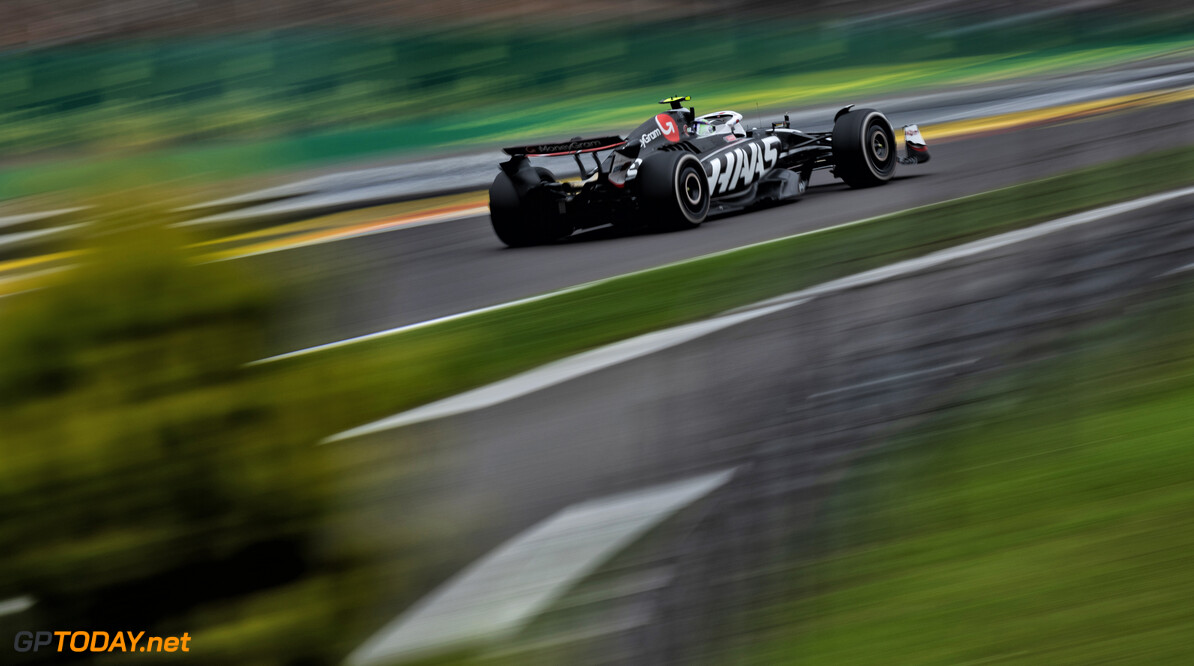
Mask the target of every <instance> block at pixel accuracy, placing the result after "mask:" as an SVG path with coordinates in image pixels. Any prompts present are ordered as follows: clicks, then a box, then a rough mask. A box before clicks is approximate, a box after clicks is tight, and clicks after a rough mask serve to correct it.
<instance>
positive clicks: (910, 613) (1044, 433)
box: [738, 285, 1194, 665]
mask: <svg viewBox="0 0 1194 666" xmlns="http://www.w3.org/2000/svg"><path fill="white" fill-rule="evenodd" d="M1174 291H1175V292H1176V293H1169V294H1167V295H1166V296H1165V297H1164V298H1161V299H1159V300H1157V301H1156V302H1152V303H1149V304H1148V305H1147V306H1143V307H1142V306H1140V305H1139V304H1137V308H1136V310H1137V312H1136V313H1135V314H1133V315H1132V316H1125V317H1123V318H1121V319H1119V320H1117V321H1115V322H1113V323H1111V324H1109V325H1103V326H1101V327H1099V328H1097V329H1095V330H1089V331H1086V332H1085V333H1083V334H1082V335H1080V336H1077V337H1074V338H1071V339H1070V340H1068V341H1067V342H1066V343H1065V344H1064V345H1060V346H1059V347H1060V348H1059V349H1058V352H1060V356H1059V357H1058V358H1054V359H1052V360H1049V361H1044V362H1039V363H1037V364H1036V365H1034V366H1032V367H1030V368H1028V369H1026V370H1024V371H1019V372H1017V373H1015V374H1014V375H1012V376H1008V377H1003V378H1002V379H1000V380H998V381H997V382H996V383H994V384H992V385H987V386H984V387H982V388H979V389H976V390H973V391H971V395H969V396H967V397H966V399H965V400H959V403H961V404H965V405H967V406H963V407H955V408H953V409H951V410H949V411H946V412H944V413H943V414H941V415H939V416H937V417H935V419H934V420H933V421H932V422H930V423H927V424H925V425H923V426H922V427H918V428H917V429H916V430H914V431H913V432H908V433H905V434H903V435H901V436H897V437H894V438H892V440H891V441H890V443H889V445H888V447H887V452H886V453H884V454H881V455H879V456H876V457H875V458H873V459H872V460H869V461H867V462H865V463H863V464H860V465H858V466H857V467H856V469H855V470H854V474H852V475H851V476H850V477H848V478H847V479H846V480H845V481H844V482H843V483H842V490H841V491H839V497H838V499H837V501H836V506H837V510H836V511H832V512H830V514H829V515H828V516H827V519H826V520H825V522H824V524H823V527H822V530H821V531H820V533H819V534H818V535H817V537H816V541H815V542H817V543H822V544H825V545H826V546H827V547H825V548H823V550H824V551H828V552H826V553H825V554H824V555H823V556H822V557H819V558H818V559H817V560H816V561H815V562H812V563H810V564H808V565H806V566H802V567H797V568H795V569H793V570H794V571H795V572H797V573H796V574H795V575H797V576H798V577H799V578H800V582H799V583H798V584H797V587H798V588H799V589H801V590H803V591H804V594H803V595H802V596H798V597H797V598H796V599H795V600H794V601H793V602H792V603H791V604H790V605H789V606H787V607H785V608H776V609H771V612H770V613H765V614H764V615H766V616H767V618H768V622H769V623H770V624H769V625H767V626H773V627H779V628H780V629H779V630H778V631H777V632H776V633H775V634H774V636H773V637H772V638H770V639H767V640H763V641H761V642H759V643H756V644H755V645H752V646H749V647H746V648H744V649H743V650H742V651H741V653H740V654H739V655H738V656H740V657H741V659H742V661H741V662H739V663H752V664H768V665H770V664H786V663H792V664H796V663H799V664H890V663H898V664H970V663H984V664H985V663H1009V662H1014V663H1023V664H1035V663H1039V664H1092V663H1140V664H1162V663H1164V664H1177V663H1188V662H1189V661H1190V659H1191V657H1192V656H1194V648H1192V647H1191V644H1190V640H1189V638H1190V636H1191V635H1192V634H1194V611H1192V610H1191V606H1190V603H1189V599H1190V597H1191V595H1194V575H1191V555H1190V553H1191V552H1194V518H1192V517H1191V514H1190V511H1189V508H1190V505H1191V502H1192V501H1194V448H1191V446H1190V443H1191V441H1194V413H1192V412H1191V405H1194V335H1192V334H1191V330H1192V329H1191V324H1192V323H1194V292H1192V291H1191V290H1190V289H1189V288H1188V285H1187V286H1186V287H1183V288H1181V291H1178V288H1175V289H1174ZM1141 310H1142V311H1143V312H1141Z"/></svg>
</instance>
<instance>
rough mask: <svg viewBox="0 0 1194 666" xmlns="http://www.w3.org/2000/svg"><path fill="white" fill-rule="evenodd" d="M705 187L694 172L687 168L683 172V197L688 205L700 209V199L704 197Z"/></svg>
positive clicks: (693, 208)
mask: <svg viewBox="0 0 1194 666" xmlns="http://www.w3.org/2000/svg"><path fill="white" fill-rule="evenodd" d="M704 193H705V188H704V186H702V185H701V179H700V178H698V177H697V175H696V173H695V172H693V171H691V170H689V171H687V172H685V174H684V198H685V199H687V200H688V207H689V209H692V210H700V207H701V200H702V199H703V198H704Z"/></svg>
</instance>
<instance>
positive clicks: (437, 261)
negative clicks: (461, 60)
mask: <svg viewBox="0 0 1194 666" xmlns="http://www.w3.org/2000/svg"><path fill="white" fill-rule="evenodd" d="M1192 116H1194V103H1191V102H1182V103H1176V104H1170V105H1166V106H1161V107H1155V108H1145V109H1141V110H1136V111H1131V112H1122V113H1117V114H1113V115H1108V116H1102V117H1097V118H1091V119H1085V120H1077V121H1071V122H1065V123H1061V124H1053V125H1048V126H1042V127H1032V128H1025V129H1019V130H1016V131H1009V132H1006V133H1001V134H992V135H987V136H979V137H972V138H967V139H961V140H956V141H951V142H945V143H937V142H934V141H933V137H932V136H931V135H928V136H926V138H927V140H928V141H929V145H930V150H931V151H932V155H933V159H932V161H931V162H929V163H928V164H925V165H921V166H917V167H903V168H901V169H900V170H899V171H898V172H897V175H896V180H895V181H894V182H892V183H890V184H888V185H886V186H884V187H879V188H873V189H867V190H851V189H849V188H847V187H846V186H845V185H844V184H842V183H841V182H840V181H836V180H833V179H832V178H831V177H830V176H829V174H827V173H824V172H819V173H817V174H815V175H814V178H813V186H812V187H811V188H810V190H809V193H808V194H807V195H806V196H805V197H804V198H803V199H802V200H800V201H797V202H795V203H792V204H788V205H784V206H780V207H776V208H771V209H766V210H762V211H756V212H752V213H746V214H741V215H733V216H728V217H724V218H720V219H716V220H714V221H711V222H708V223H706V224H705V225H703V226H702V227H701V228H699V229H696V230H693V231H687V232H678V233H665V234H636V235H630V236H622V237H616V236H615V237H611V235H610V234H608V233H603V232H594V233H590V234H587V235H582V236H578V237H575V238H573V239H571V240H570V241H567V242H564V243H560V244H556V245H552V246H545V247H533V248H525V249H518V250H511V249H506V248H504V247H503V246H502V245H501V243H499V242H498V240H497V239H496V237H495V236H494V235H493V232H492V230H491V229H490V226H489V220H488V217H475V218H469V219H464V220H457V221H453V222H447V223H443V224H434V225H429V226H423V227H415V228H409V229H400V230H396V231H393V232H390V233H385V234H379V235H374V236H367V237H360V238H354V239H349V240H343V241H339V242H335V243H329V244H325V245H317V246H310V247H306V248H299V249H294V250H289V251H286V252H280V253H276V254H270V255H263V256H260V257H255V258H251V259H249V260H248V261H250V262H252V263H253V265H255V266H257V267H259V268H260V269H261V270H263V271H265V272H269V273H272V274H275V275H279V276H281V277H282V278H283V279H284V280H286V281H290V280H294V281H296V282H297V283H299V284H300V285H301V288H299V289H295V290H292V291H291V293H290V295H289V303H288V308H287V318H286V320H285V321H284V322H282V324H281V325H280V326H279V329H278V331H277V333H276V335H275V336H274V345H273V351H274V352H278V353H280V352H286V351H290V350H293V349H298V348H302V347H307V346H311V345H317V344H321V343H325V342H330V341H334V340H339V339H343V338H347V337H352V336H356V335H361V334H366V333H371V332H374V331H378V330H382V329H386V328H390V327H394V326H400V325H404V324H409V323H414V322H419V321H423V320H427V319H431V318H434V317H439V316H444V315H449V314H455V313H458V312H463V311H467V310H470V309H475V308H479V307H484V306H489V305H494V304H497V303H502V302H506V301H510V300H514V299H517V298H522V297H526V296H531V295H535V294H540V293H544V292H547V291H551V290H555V289H560V288H564V287H568V286H572V285H576V284H580V283H583V282H586V281H590V280H594V279H599V278H605V277H610V276H614V275H618V274H621V273H625V272H629V271H634V270H640V269H644V268H649V267H653V266H658V265H660V264H664V263H668V262H672V261H677V260H682V259H687V258H691V257H696V256H699V255H702V254H706V253H709V252H715V251H718V250H725V249H729V248H734V247H738V246H741V245H745V244H749V243H754V242H758V241H764V240H768V239H773V238H778V237H782V236H787V235H791V234H795V233H799V232H802V231H808V230H812V229H817V228H822V227H826V226H831V225H835V224H841V223H844V222H848V221H851V220H857V219H861V218H866V217H870V216H874V215H879V214H883V213H889V212H893V211H898V210H903V209H906V208H910V207H913V206H920V205H924V204H930V203H934V202H939V201H944V200H947V199H951V198H955V197H960V196H965V195H969V194H974V193H978V192H982V191H986V190H991V189H994V188H998V187H1003V186H1007V185H1012V184H1016V183H1021V182H1026V181H1029V180H1034V179H1039V178H1043V177H1046V176H1050V175H1055V174H1057V173H1061V172H1064V171H1068V170H1072V169H1075V168H1079V167H1082V166H1087V165H1091V164H1095V163H1099V162H1103V161H1107V160H1111V159H1115V158H1119V157H1126V156H1130V155H1136V154H1141V153H1146V152H1150V151H1154V150H1159V149H1163V148H1170V147H1173V146H1175V145H1186V144H1191V143H1194V124H1191V123H1189V122H1188V119H1189V118H1190V117H1192ZM909 121H911V119H910V120H909ZM807 129H815V128H807ZM495 168H496V167H495Z"/></svg>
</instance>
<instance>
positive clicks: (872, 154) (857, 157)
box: [833, 109, 899, 187]
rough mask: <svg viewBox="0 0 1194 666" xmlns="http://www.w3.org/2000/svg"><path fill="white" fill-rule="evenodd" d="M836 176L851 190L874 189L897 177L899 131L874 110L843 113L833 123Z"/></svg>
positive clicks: (834, 169)
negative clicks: (897, 132) (852, 188)
mask: <svg viewBox="0 0 1194 666" xmlns="http://www.w3.org/2000/svg"><path fill="white" fill-rule="evenodd" d="M833 161H834V167H833V173H834V175H836V176H837V177H838V178H841V179H842V180H844V181H846V184H847V185H849V186H850V187H874V186H875V185H882V184H883V183H886V182H887V181H889V180H891V178H892V176H894V175H895V170H896V164H897V163H898V162H899V159H898V156H897V154H896V143H895V131H893V130H892V128H891V123H890V122H888V121H887V118H886V117H885V116H884V115H883V114H882V113H879V112H878V111H876V110H874V109H856V110H854V111H850V112H849V113H844V114H842V115H841V116H840V117H839V118H838V119H837V121H836V122H835V123H834V124H833Z"/></svg>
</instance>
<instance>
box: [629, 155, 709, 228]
mask: <svg viewBox="0 0 1194 666" xmlns="http://www.w3.org/2000/svg"><path fill="white" fill-rule="evenodd" d="M635 181H636V183H637V186H636V187H637V189H638V196H639V199H640V203H641V210H642V213H643V215H644V221H645V222H646V223H647V226H649V227H651V228H653V229H660V230H669V231H670V230H679V229H693V228H695V227H698V226H700V225H701V223H702V222H704V221H705V218H706V217H708V216H709V198H710V192H709V181H708V179H707V178H706V177H705V168H704V167H703V166H701V162H700V160H698V159H697V158H696V157H694V156H693V155H691V154H689V153H677V152H664V153H656V154H654V155H651V156H650V157H648V158H647V159H645V160H643V164H642V166H640V167H639V169H638V177H637V178H636V179H635Z"/></svg>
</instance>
